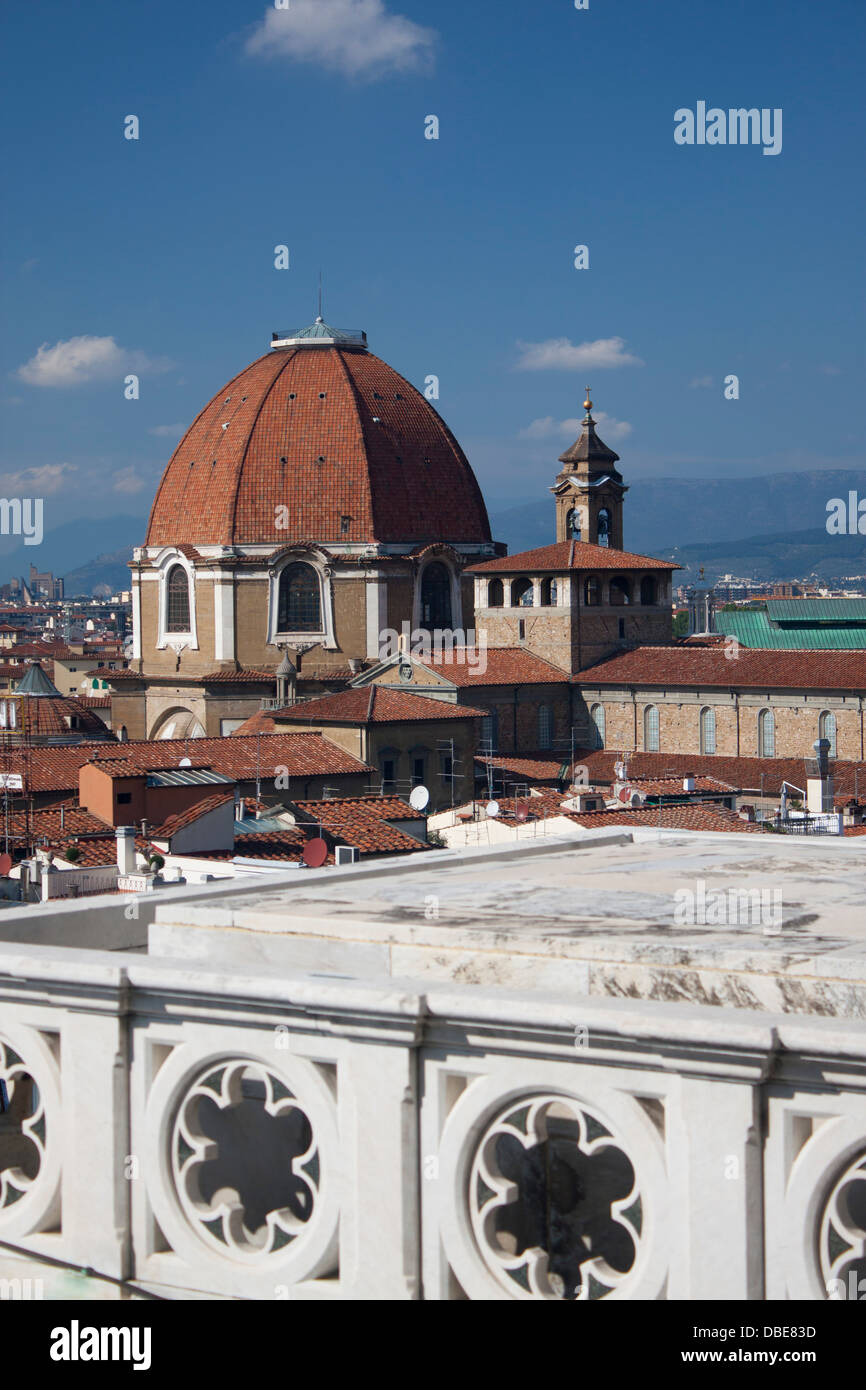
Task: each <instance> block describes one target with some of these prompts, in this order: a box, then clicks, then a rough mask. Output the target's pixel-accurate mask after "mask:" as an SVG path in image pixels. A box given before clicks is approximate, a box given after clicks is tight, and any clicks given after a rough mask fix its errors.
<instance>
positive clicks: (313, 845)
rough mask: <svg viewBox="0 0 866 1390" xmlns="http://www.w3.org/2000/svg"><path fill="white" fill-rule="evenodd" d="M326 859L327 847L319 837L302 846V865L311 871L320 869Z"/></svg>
mask: <svg viewBox="0 0 866 1390" xmlns="http://www.w3.org/2000/svg"><path fill="white" fill-rule="evenodd" d="M327 857H328V846H327V845H326V843H325V841H324V840H323V839H322V838H321V836H318V835H317V836H316V837H315V839H313V840H308V841H307V843H306V844H305V845H304V856H303V858H304V863H305V864H308V865H309V867H310V868H311V869H321V867H322V865H323V864H324V862H325V860H326V859H327Z"/></svg>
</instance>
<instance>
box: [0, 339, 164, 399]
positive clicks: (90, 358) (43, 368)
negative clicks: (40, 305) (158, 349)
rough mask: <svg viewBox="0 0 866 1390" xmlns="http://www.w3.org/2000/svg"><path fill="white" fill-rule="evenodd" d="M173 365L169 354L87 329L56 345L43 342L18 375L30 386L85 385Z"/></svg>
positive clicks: (19, 369)
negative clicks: (121, 342) (132, 345)
mask: <svg viewBox="0 0 866 1390" xmlns="http://www.w3.org/2000/svg"><path fill="white" fill-rule="evenodd" d="M170 366H171V363H170V362H168V361H167V360H166V359H165V358H150V357H148V356H147V354H146V353H144V352H137V351H135V350H134V349H131V348H122V347H120V346H119V344H117V343H116V342H115V341H114V338H96V337H94V336H93V335H92V334H88V333H83V334H81V335H80V336H79V337H77V338H67V339H65V340H61V341H60V342H58V343H55V344H54V345H53V347H49V345H48V343H43V344H42V346H41V347H40V348H39V350H38V352H37V353H36V354H35V356H33V357H31V358H30V361H29V362H25V363H24V365H23V366H22V367H19V368H18V371H17V373H16V375H17V376H18V377H19V378H20V379H21V381H26V382H27V384H28V385H29V386H83V385H85V384H86V383H87V382H91V381H106V380H109V379H110V378H111V377H121V376H123V375H124V374H125V373H127V372H164V371H167V370H168V368H169V367H170Z"/></svg>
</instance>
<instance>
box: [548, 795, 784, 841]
mask: <svg viewBox="0 0 866 1390" xmlns="http://www.w3.org/2000/svg"><path fill="white" fill-rule="evenodd" d="M563 815H565V816H567V817H568V819H569V820H572V821H574V822H575V824H577V825H583V826H585V827H586V829H587V830H595V829H597V828H598V827H599V826H603V825H622V826H642V827H644V828H649V829H654V828H656V827H658V829H660V830H710V831H729V832H731V833H732V834H737V835H740V834H746V835H749V834H752V835H763V834H765V833H766V832H765V831H763V830H762V829H761V827H760V826H759V825H754V824H753V823H751V822H750V821H746V820H741V819H740V817H739V816H738V815H737V814H736V812H735V811H729V810H728V809H727V807H725V806H719V805H717V804H716V803H715V802H704V803H703V804H702V805H695V804H694V803H692V804H690V805H688V804H686V805H682V806H639V807H635V808H633V809H632V808H625V807H624V808H623V809H622V810H621V811H565V812H563Z"/></svg>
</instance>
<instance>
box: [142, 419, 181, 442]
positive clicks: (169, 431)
mask: <svg viewBox="0 0 866 1390" xmlns="http://www.w3.org/2000/svg"><path fill="white" fill-rule="evenodd" d="M185 429H186V424H185V423H183V422H181V423H180V424H179V425H154V426H153V428H152V429H149V430H148V431H147V432H148V434H155V435H156V436H157V438H158V439H180V437H181V435H182V434H183V432H184V430H185Z"/></svg>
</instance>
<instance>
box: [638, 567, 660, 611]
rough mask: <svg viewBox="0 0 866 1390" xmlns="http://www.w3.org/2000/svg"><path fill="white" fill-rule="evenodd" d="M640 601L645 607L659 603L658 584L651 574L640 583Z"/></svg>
mask: <svg viewBox="0 0 866 1390" xmlns="http://www.w3.org/2000/svg"><path fill="white" fill-rule="evenodd" d="M640 601H641V603H642V604H643V605H644V606H645V607H646V606H647V605H649V604H652V603H655V602H656V601H657V600H656V582H655V580H654V579H653V578H652V576H651V575H649V574H648V575H646V577H645V578H644V579H642V580H641V582H640Z"/></svg>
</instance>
